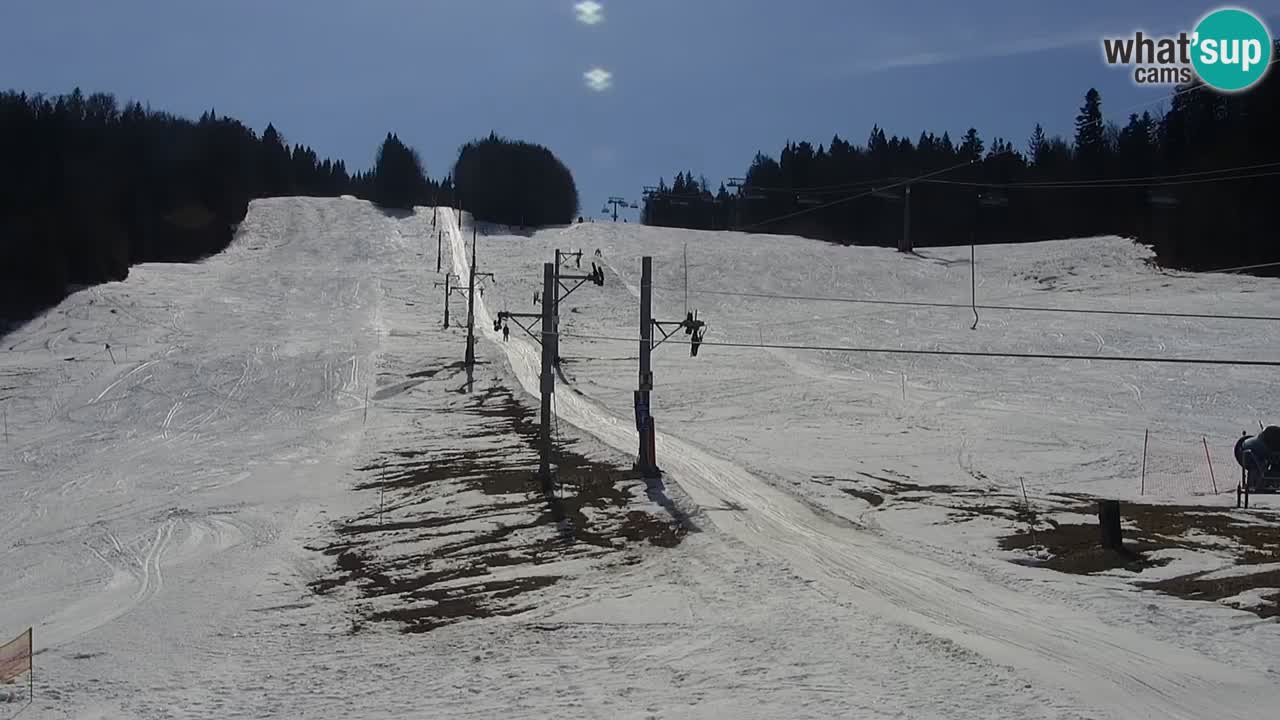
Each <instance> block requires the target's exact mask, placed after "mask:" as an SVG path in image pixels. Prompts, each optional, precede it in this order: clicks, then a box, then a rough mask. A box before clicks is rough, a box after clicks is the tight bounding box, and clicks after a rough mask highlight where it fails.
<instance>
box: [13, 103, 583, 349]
mask: <svg viewBox="0 0 1280 720" xmlns="http://www.w3.org/2000/svg"><path fill="white" fill-rule="evenodd" d="M0 157H3V158H4V162H3V164H0V332H2V331H3V325H4V323H6V322H13V321H20V320H23V319H25V318H29V317H31V316H33V315H34V314H35V313H37V312H39V311H40V310H41V309H43V308H45V307H48V306H50V305H52V304H54V303H57V302H58V301H59V300H61V299H62V298H63V297H64V296H65V295H66V293H67V292H68V291H69V290H70V289H72V288H74V287H76V286H85V285H92V284H95V283H100V282H106V281H111V280H120V279H123V278H124V277H126V276H127V275H128V272H129V267H130V266H131V265H134V264H136V263H141V262H151V261H167V262H186V261H194V260H198V259H200V258H202V257H206V256H208V255H210V254H212V253H216V252H219V251H221V250H222V249H224V248H225V247H226V246H227V245H228V244H229V243H230V242H231V239H232V237H233V236H234V233H235V227H236V225H237V224H238V223H239V222H240V221H241V220H243V219H244V216H245V214H246V212H247V211H248V206H249V202H250V201H251V200H253V199H255V198H266V197H276V196H284V195H310V196H319V197H324V196H334V197H336V196H339V195H344V194H350V195H355V196H357V197H360V198H364V199H367V200H371V201H373V202H375V203H377V204H378V205H380V206H382V207H385V208H400V209H404V208H411V207H413V206H415V205H430V204H440V205H454V204H455V202H454V201H455V196H454V183H453V180H452V178H450V177H445V178H444V179H443V180H442V181H440V182H436V181H433V180H431V179H430V178H429V177H428V175H427V173H426V169H425V168H424V167H423V163H422V161H421V160H420V158H419V157H418V154H417V152H416V151H415V150H414V149H413V148H411V147H409V146H407V145H406V144H405V143H403V142H402V141H401V140H400V139H399V137H397V136H396V135H395V134H391V133H389V134H388V135H387V136H386V138H385V139H384V140H383V142H382V144H381V145H380V147H379V148H378V150H377V154H376V159H375V163H374V166H373V168H372V169H371V170H370V171H368V172H363V173H361V172H358V173H350V172H349V171H348V170H347V168H346V166H345V164H344V163H343V162H342V161H341V160H338V161H332V160H329V159H327V158H326V159H322V158H320V157H319V156H318V155H317V153H316V152H315V151H314V150H312V149H311V148H309V147H305V146H302V145H292V146H290V145H289V144H288V142H287V141H286V139H285V137H284V136H283V135H282V134H281V133H280V132H279V131H278V130H277V129H276V128H275V127H274V126H273V125H268V126H267V127H266V128H265V130H264V131H263V132H262V134H261V136H259V135H257V134H256V133H255V132H254V131H253V130H251V129H249V128H248V127H246V126H245V125H244V124H242V123H241V122H239V121H238V120H235V119H234V118H230V117H226V116H219V115H218V113H217V112H216V110H211V111H209V112H207V113H204V114H203V115H202V116H201V117H200V118H199V119H198V120H190V119H186V118H181V117H177V116H174V115H171V114H169V113H165V112H159V111H155V110H152V109H150V108H149V107H144V106H143V105H142V104H140V103H137V102H131V103H127V104H125V105H124V106H120V105H119V104H118V103H117V101H116V99H115V98H114V97H113V96H111V95H108V94H101V93H98V94H91V95H88V96H86V95H84V94H83V93H82V92H81V91H80V90H79V89H77V90H75V91H74V92H72V93H70V94H68V95H63V96H57V97H46V96H42V95H27V94H23V93H17V92H8V93H4V94H0ZM458 165H459V167H460V168H461V169H462V171H463V176H464V177H465V179H466V183H467V187H468V190H469V192H470V194H471V196H472V197H473V198H475V202H476V205H477V206H476V210H477V211H478V212H477V214H478V215H480V216H483V217H484V219H493V220H495V221H503V222H511V221H512V220H515V221H519V222H523V223H527V224H546V223H566V222H569V219H570V217H571V216H572V215H573V214H574V213H576V212H577V190H576V189H575V187H574V184H573V178H572V176H571V175H570V174H569V171H568V170H567V169H566V168H565V167H564V165H563V164H562V163H560V161H559V160H557V159H555V157H554V156H553V155H551V153H550V151H548V150H546V149H545V148H540V147H538V146H533V145H528V144H526V143H511V142H508V141H505V140H497V139H496V138H490V140H488V141H485V142H482V143H478V144H477V143H473V144H471V145H468V146H467V147H465V148H463V150H462V153H461V155H460V156H459V160H458ZM508 168H511V169H508ZM466 209H467V210H471V209H472V208H471V207H467V208H466Z"/></svg>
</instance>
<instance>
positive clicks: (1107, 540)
mask: <svg viewBox="0 0 1280 720" xmlns="http://www.w3.org/2000/svg"><path fill="white" fill-rule="evenodd" d="M1098 526H1099V527H1100V528H1101V529H1102V547H1103V548H1106V549H1108V550H1122V549H1124V540H1123V538H1122V537H1121V534H1120V501H1119V500H1099V501H1098Z"/></svg>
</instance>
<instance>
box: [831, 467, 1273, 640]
mask: <svg viewBox="0 0 1280 720" xmlns="http://www.w3.org/2000/svg"><path fill="white" fill-rule="evenodd" d="M857 475H858V477H857V478H856V479H850V478H836V477H831V476H818V477H815V478H814V480H815V481H818V482H821V483H823V484H827V485H831V486H833V487H836V488H838V489H839V490H841V491H842V492H844V493H847V494H849V495H852V496H854V497H857V498H860V499H862V500H864V501H866V502H867V503H868V504H870V505H871V506H872V507H873V508H874V509H877V510H886V509H892V508H893V507H894V506H895V505H900V504H902V503H914V504H927V505H931V506H935V507H941V508H945V509H946V511H947V521H948V522H957V523H963V522H972V521H976V520H979V519H987V520H992V519H994V520H996V521H997V522H998V524H999V525H1000V526H1002V527H1005V528H1007V531H1008V534H1007V535H1006V536H1004V537H1003V538H1001V539H1000V542H999V544H1000V547H1001V548H1002V549H1004V550H1018V551H1028V552H1030V553H1034V556H1033V557H1030V558H1019V559H1018V560H1017V561H1018V562H1020V563H1022V564H1031V565H1034V566H1036V567H1043V568H1047V569H1050V570H1055V571H1058V572H1064V573H1072V574H1080V575H1088V574H1093V573H1099V572H1104V571H1108V570H1126V571H1129V572H1133V573H1141V572H1142V571H1143V570H1146V569H1149V568H1155V567H1164V566H1168V565H1169V564H1170V563H1172V562H1173V557H1171V556H1169V555H1167V554H1165V555H1155V554H1154V553H1157V552H1158V551H1162V550H1171V549H1180V550H1188V551H1193V552H1212V553H1214V554H1215V555H1217V556H1219V557H1220V556H1221V555H1223V554H1224V553H1227V554H1231V555H1234V556H1235V562H1236V564H1237V565H1245V566H1247V565H1256V564H1262V563H1277V562H1280V512H1277V511H1274V510H1260V509H1256V508H1255V509H1250V510H1238V509H1234V508H1223V507H1208V506H1193V505H1153V504H1147V503H1123V504H1122V505H1121V515H1122V520H1123V523H1124V536H1125V538H1124V545H1123V548H1122V549H1120V550H1110V549H1104V548H1103V547H1101V544H1102V532H1101V529H1100V528H1099V526H1098V524H1097V523H1096V522H1092V523H1091V522H1084V523H1080V522H1076V521H1073V522H1060V521H1059V520H1057V519H1055V518H1054V517H1053V516H1054V515H1056V514H1063V513H1071V514H1083V515H1093V516H1096V514H1097V512H1098V504H1097V503H1098V498H1095V497H1091V496H1089V495H1085V494H1081V493H1052V494H1050V495H1048V496H1047V497H1046V496H1041V497H1037V498H1035V499H1034V502H1030V503H1028V502H1026V501H1025V500H1024V499H1023V498H1022V497H1021V495H1019V494H1015V493H1013V492H1010V491H1007V490H1004V489H1002V488H999V487H990V488H981V487H956V486H951V485H940V484H917V483H915V482H914V481H913V480H912V479H911V478H909V477H907V476H904V475H902V474H901V473H897V472H894V471H891V470H882V471H881V472H880V473H874V474H873V473H867V472H859V473H857ZM971 475H972V476H973V477H974V478H975V479H977V480H979V481H981V480H985V479H986V478H983V477H978V476H977V475H973V474H972V473H971ZM1073 520H1074V518H1073ZM1241 572H1244V569H1241ZM1207 576H1208V577H1207ZM1135 584H1137V585H1138V586H1139V587H1142V588H1148V589H1152V590H1158V591H1160V592H1165V593H1169V594H1171V595H1177V596H1178V597H1183V598H1188V599H1194V600H1205V601H1212V602H1217V601H1220V600H1223V599H1227V598H1233V597H1235V596H1237V595H1239V594H1241V593H1243V592H1245V591H1248V590H1259V591H1260V592H1261V593H1262V594H1261V595H1260V596H1259V597H1260V600H1261V602H1259V603H1256V604H1255V603H1250V604H1249V605H1248V606H1242V609H1245V610H1248V611H1250V612H1253V613H1255V614H1257V615H1259V616H1260V617H1280V590H1278V591H1277V592H1276V593H1274V594H1268V592H1267V591H1268V589H1271V588H1280V571H1271V572H1261V573H1252V574H1242V575H1236V576H1233V577H1229V578H1222V579H1213V578H1212V576H1211V574H1210V573H1206V572H1197V573H1193V574H1189V575H1184V576H1180V577H1175V578H1171V579H1168V580H1161V581H1158V582H1136V581H1135ZM1237 606H1239V605H1237Z"/></svg>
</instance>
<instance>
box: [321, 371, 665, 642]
mask: <svg viewBox="0 0 1280 720" xmlns="http://www.w3.org/2000/svg"><path fill="white" fill-rule="evenodd" d="M447 369H450V368H449V367H444V368H439V369H436V370H424V371H421V372H420V373H418V375H419V376H420V377H422V378H427V379H432V378H434V379H435V380H436V381H437V382H439V381H442V380H443V379H444V378H445V377H447V375H448V374H447V373H441V370H447ZM453 369H455V370H456V369H457V368H453ZM437 376H439V377H437ZM481 385H484V387H477V389H475V390H474V391H473V392H472V393H471V394H470V395H468V396H467V397H466V399H465V401H459V404H458V405H455V406H454V408H453V410H452V412H451V413H450V415H451V416H453V417H451V418H450V423H451V425H450V430H449V432H448V433H447V437H443V438H434V439H431V438H424V439H423V444H424V445H426V447H425V448H423V449H413V450H399V451H395V452H391V453H388V454H387V455H386V456H384V457H383V458H382V459H380V460H379V461H377V462H374V463H371V464H369V465H368V466H366V467H363V468H360V471H361V472H362V473H363V479H362V480H361V481H360V482H359V483H358V484H357V488H358V489H360V490H376V491H378V496H379V497H380V498H382V499H383V502H382V503H380V504H378V505H377V506H375V507H373V508H371V509H370V510H369V511H368V512H365V513H363V514H361V515H359V516H356V517H351V518H347V519H345V520H343V521H342V522H340V523H338V524H337V526H336V528H335V529H336V532H337V534H338V539H337V540H336V541H335V542H333V543H332V544H329V545H327V546H325V547H323V548H316V549H318V550H320V551H321V552H324V553H326V554H328V555H330V556H333V557H334V558H335V560H334V562H335V570H334V571H333V572H331V573H329V574H328V575H327V576H325V577H322V578H320V579H318V580H316V581H314V582H313V583H312V584H311V587H312V589H313V590H314V591H315V592H316V593H318V594H327V593H331V592H334V591H335V590H337V589H339V588H343V587H346V588H351V589H354V590H355V591H356V592H358V593H359V595H360V596H362V597H363V598H365V599H366V600H377V602H376V603H373V604H374V605H376V609H373V610H367V611H365V617H366V619H367V620H370V621H390V622H397V623H400V624H401V625H402V629H403V630H404V631H405V632H425V631H429V630H432V629H435V628H437V627H440V626H441V625H445V624H449V623H452V622H457V621H459V620H461V619H466V618H480V617H491V616H495V615H510V614H514V613H518V612H522V611H524V610H526V609H528V607H529V606H530V603H531V602H536V598H534V597H533V596H534V595H535V594H536V592H537V591H539V590H542V589H545V588H547V587H550V586H551V585H554V584H555V583H556V582H558V581H560V580H561V577H562V574H563V570H562V569H561V567H557V566H558V565H560V564H561V563H563V562H564V561H566V560H570V559H579V558H585V559H600V558H606V557H609V556H613V555H624V554H625V550H626V548H627V547H628V546H629V545H635V544H648V545H655V546H660V547H673V546H675V545H677V544H679V543H680V541H681V539H682V538H683V537H684V535H685V533H686V532H687V525H686V524H685V523H684V522H683V521H682V520H683V519H682V518H681V517H679V515H678V513H676V514H673V513H669V512H666V511H662V510H658V511H655V512H649V511H645V510H640V509H637V500H638V499H639V500H644V499H645V497H646V496H648V498H649V499H656V498H655V493H658V495H660V491H659V490H658V489H655V488H654V487H653V486H652V485H647V484H646V483H645V481H644V480H642V479H640V478H639V476H638V475H637V474H636V473H634V472H632V471H631V470H630V469H627V468H624V467H620V466H617V465H614V464H610V463H609V462H604V461H599V460H592V459H589V458H587V457H585V456H584V455H582V454H581V453H579V452H577V451H575V449H574V448H575V446H576V445H577V442H576V441H575V440H573V439H569V438H562V437H558V438H557V442H556V443H555V452H554V453H553V462H554V464H555V465H556V469H557V479H558V485H557V488H556V490H557V491H556V492H555V493H554V494H553V495H552V496H548V495H546V494H545V493H544V491H543V488H542V486H541V484H540V483H539V482H538V481H537V479H536V478H535V470H536V468H537V464H538V454H537V447H538V437H539V428H538V422H537V414H536V412H535V411H534V410H533V409H531V408H528V407H526V406H525V405H523V404H521V403H520V402H519V401H517V399H516V398H515V397H514V396H513V395H512V393H511V392H509V391H508V390H506V389H504V388H502V387H500V386H498V385H496V384H492V383H486V382H485V381H479V382H477V386H481ZM426 412H428V413H430V412H432V411H431V410H428V411H426ZM459 415H460V416H462V417H461V418H459V417H458V416H459ZM453 425H456V426H457V427H456V430H455V429H454V427H453ZM433 440H434V441H433ZM468 440H471V441H473V442H467V441H468ZM460 446H461V447H460ZM478 447H484V448H488V449H486V450H480V449H476V448H478ZM463 448H466V449H463ZM668 502H669V501H668ZM424 545H425V546H426V547H427V548H428V549H426V550H423V549H422V547H423V546H424ZM408 548H415V549H413V550H409V549H408ZM388 600H394V601H395V602H388Z"/></svg>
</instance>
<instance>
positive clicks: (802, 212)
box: [741, 57, 1280, 231]
mask: <svg viewBox="0 0 1280 720" xmlns="http://www.w3.org/2000/svg"><path fill="white" fill-rule="evenodd" d="M1276 62H1280V57H1277V58H1273V59H1272V60H1271V62H1270V63H1268V67H1269V66H1270V65H1274V64H1275V63H1276ZM1205 87H1207V86H1205V85H1189V86H1187V87H1184V88H1182V89H1180V90H1176V91H1174V92H1173V93H1171V94H1169V95H1167V96H1164V97H1160V98H1157V99H1155V100H1152V101H1148V102H1145V103H1141V104H1138V105H1135V106H1133V107H1130V108H1125V109H1123V110H1121V111H1120V113H1121V114H1123V113H1127V112H1131V111H1133V110H1137V109H1141V108H1145V107H1149V106H1152V105H1156V104H1158V103H1163V102H1165V101H1167V100H1172V99H1173V98H1176V97H1179V96H1181V95H1184V94H1187V93H1191V92H1194V91H1196V90H1202V89H1204V88H1205ZM1102 122H1105V120H1104V119H1103V118H1099V119H1097V120H1094V121H1091V123H1087V124H1085V125H1083V126H1081V127H1088V125H1089V124H1100V123H1102ZM1016 152H1017V149H1016V148H1014V147H1012V146H1010V147H1009V148H1008V149H1006V150H1004V151H1003V152H1000V153H993V154H991V155H988V156H987V157H986V158H973V159H972V160H968V161H966V162H963V163H958V164H956V165H952V166H950V167H947V168H943V169H941V170H935V171H932V172H928V173H924V174H921V175H917V176H915V177H911V178H906V179H904V180H898V181H894V182H891V183H889V184H887V185H883V186H879V187H874V188H872V189H871V190H870V191H868V192H863V193H858V194H856V195H851V196H848V197H844V198H840V199H838V200H833V201H831V202H827V203H822V204H821V205H815V206H813V207H809V208H804V209H801V210H796V211H793V212H789V213H786V214H783V215H779V216H776V217H772V218H767V219H765V220H760V221H757V222H754V223H750V224H748V225H744V226H743V227H742V228H741V230H744V231H746V230H751V229H753V228H758V227H762V226H765V225H771V224H773V223H776V222H780V221H782V220H789V219H791V218H794V217H799V216H801V215H807V214H809V213H813V212H818V211H820V210H824V209H826V208H829V207H834V206H836V205H842V204H844V203H848V202H853V201H854V200H859V199H861V198H865V197H869V196H871V195H873V194H875V193H878V192H883V191H885V190H892V189H895V188H899V187H902V186H904V185H911V184H914V183H919V182H923V181H925V180H928V179H931V178H934V177H936V176H938V175H943V174H945V173H949V172H953V171H955V170H958V169H960V168H962V167H968V166H970V165H976V164H979V163H982V162H984V161H986V160H991V159H993V158H997V157H1001V156H1003V155H1007V154H1013V153H1016Z"/></svg>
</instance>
